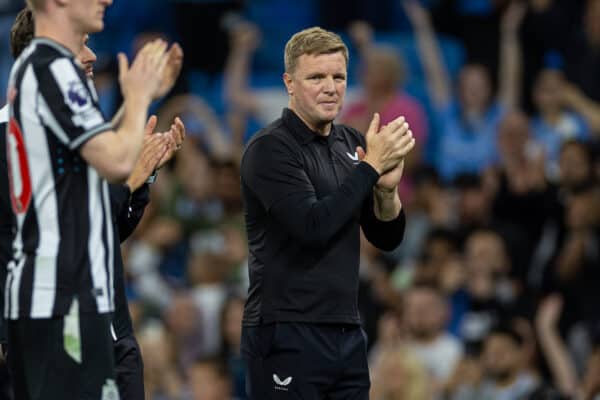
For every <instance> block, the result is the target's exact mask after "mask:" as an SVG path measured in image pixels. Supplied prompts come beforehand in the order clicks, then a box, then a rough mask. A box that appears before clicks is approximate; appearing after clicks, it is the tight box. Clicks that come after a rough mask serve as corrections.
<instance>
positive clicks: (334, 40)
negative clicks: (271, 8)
mask: <svg viewBox="0 0 600 400" xmlns="http://www.w3.org/2000/svg"><path fill="white" fill-rule="evenodd" d="M337 52H341V53H342V55H343V56H344V59H345V60H346V66H347V65H348V47H346V45H345V44H344V42H343V41H342V38H341V37H340V36H339V35H338V34H336V33H333V32H330V31H327V30H325V29H323V28H319V27H318V26H315V27H312V28H308V29H304V30H303V31H300V32H298V33H296V34H294V36H292V37H291V38H290V40H288V42H287V44H286V45H285V54H284V62H285V72H287V73H293V72H294V71H295V69H296V66H297V64H298V58H300V56H302V55H303V54H308V55H313V54H314V55H320V54H331V53H337Z"/></svg>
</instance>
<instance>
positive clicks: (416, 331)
mask: <svg viewBox="0 0 600 400" xmlns="http://www.w3.org/2000/svg"><path fill="white" fill-rule="evenodd" d="M403 308H404V314H403V315H404V318H403V321H404V327H405V329H406V331H407V337H406V344H407V345H408V346H409V347H410V348H411V349H412V350H413V351H414V353H415V356H416V357H417V359H419V361H421V363H423V365H424V366H425V368H426V369H427V371H428V373H429V376H430V378H431V379H430V382H431V383H432V385H433V387H434V390H435V391H439V390H440V389H441V388H442V387H443V386H444V385H445V384H446V381H447V380H448V379H449V377H450V374H451V373H452V372H453V371H454V368H455V366H456V364H457V363H458V361H459V360H460V359H461V358H462V353H463V349H462V343H461V342H460V341H459V340H458V339H457V338H456V337H454V336H452V335H450V334H449V333H447V332H446V330H445V327H446V324H447V322H448V317H449V312H450V308H449V304H448V302H447V300H446V299H445V298H444V295H443V294H442V293H441V292H440V290H439V289H437V288H436V287H435V286H426V285H417V286H413V287H412V288H410V289H409V290H408V291H407V292H406V293H405V294H404V307H403Z"/></svg>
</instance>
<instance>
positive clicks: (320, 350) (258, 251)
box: [242, 28, 414, 399]
mask: <svg viewBox="0 0 600 400" xmlns="http://www.w3.org/2000/svg"><path fill="white" fill-rule="evenodd" d="M347 62H348V50H347V48H346V46H345V44H344V43H343V41H342V40H341V38H340V37H339V36H338V35H336V34H334V33H332V32H328V31H326V30H323V29H321V28H308V29H306V30H303V31H300V32H298V33H296V34H295V35H294V36H292V38H291V39H290V40H289V41H288V43H287V45H286V48H285V74H284V83H285V86H286V89H287V93H288V95H289V104H288V108H287V109H284V110H283V113H282V117H281V119H278V120H276V121H275V122H274V123H272V124H271V125H269V126H268V127H267V128H266V129H264V130H262V131H261V132H260V133H258V134H256V135H255V136H254V137H253V138H252V140H251V141H250V142H249V144H248V146H247V147H246V150H245V153H244V156H243V158H242V192H243V196H244V204H245V209H246V226H247V233H248V244H249V252H250V255H251V256H250V261H249V268H250V282H251V286H250V289H249V298H248V300H247V302H246V308H245V313H244V322H243V325H244V327H243V333H242V349H243V350H242V351H243V353H244V357H245V359H246V361H247V362H248V369H249V374H248V375H249V379H250V383H249V388H250V395H251V397H255V398H260V399H270V398H275V397H277V396H276V393H278V392H279V391H281V390H283V391H286V390H287V391H292V392H293V393H295V395H296V396H300V397H305V398H319V397H330V398H340V399H342V398H355V399H367V398H368V393H369V372H368V365H367V359H366V354H365V352H364V349H365V345H366V340H365V337H364V332H363V331H362V329H361V328H360V317H359V313H358V309H357V304H356V303H357V288H358V279H359V278H358V268H359V257H360V254H359V249H358V245H359V228H360V227H362V229H363V231H364V233H365V236H366V237H367V239H368V240H369V241H371V242H372V243H373V244H374V245H376V246H377V247H379V248H382V249H385V250H391V249H393V248H395V247H397V246H398V245H399V243H400V242H401V240H402V236H403V232H404V227H405V217H404V213H403V211H402V205H401V202H400V197H399V195H398V191H397V188H398V184H399V182H400V179H401V176H402V168H403V159H404V157H405V156H406V155H407V154H408V153H409V152H410V151H411V150H412V148H413V147H414V138H413V137H412V132H411V131H410V130H409V128H408V124H407V123H406V121H405V119H404V118H403V117H399V118H397V119H395V120H394V121H392V122H391V123H390V124H388V125H386V126H384V127H382V128H381V129H380V127H379V120H380V118H379V115H378V114H375V116H374V118H373V120H372V122H371V125H370V127H369V130H368V131H367V133H366V135H364V136H363V135H362V134H361V133H359V132H357V131H356V130H353V129H351V128H348V127H345V126H343V125H337V124H333V120H334V119H335V118H336V117H337V115H338V114H339V112H340V109H341V107H342V104H343V100H344V94H345V89H346V79H347ZM365 148H366V149H367V151H366V152H365V150H364V149H365ZM275 333H276V334H275ZM263 343H269V345H268V346H263V345H262V344H263ZM340 346H341V348H343V349H344V351H342V352H339V351H338V350H337V349H339V348H340ZM333 349H335V350H333ZM332 350H333V351H334V353H331V351H332ZM330 357H333V358H330Z"/></svg>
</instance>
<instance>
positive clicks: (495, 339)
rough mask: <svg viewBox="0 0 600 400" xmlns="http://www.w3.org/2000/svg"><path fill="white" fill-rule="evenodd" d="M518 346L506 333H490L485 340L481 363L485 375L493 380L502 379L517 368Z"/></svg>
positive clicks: (518, 360) (518, 359)
mask: <svg viewBox="0 0 600 400" xmlns="http://www.w3.org/2000/svg"><path fill="white" fill-rule="evenodd" d="M520 351H521V350H520V348H519V345H518V344H517V343H515V342H514V340H513V339H511V338H510V337H509V336H507V335H503V334H492V335H491V336H489V337H488V338H487V339H486V340H485V344H484V347H483V365H484V368H485V371H486V373H487V375H488V376H489V377H490V378H492V379H494V380H504V379H506V378H507V377H509V376H510V375H511V374H513V373H515V372H516V371H517V369H518V368H519V362H520V358H519V357H520V354H521V353H520Z"/></svg>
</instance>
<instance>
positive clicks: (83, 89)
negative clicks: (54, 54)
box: [35, 57, 112, 150]
mask: <svg viewBox="0 0 600 400" xmlns="http://www.w3.org/2000/svg"><path fill="white" fill-rule="evenodd" d="M35 74H36V77H37V80H38V82H40V85H39V94H40V95H39V96H38V98H37V102H38V107H37V111H38V113H39V116H40V118H41V120H42V121H44V124H45V125H46V126H49V127H50V128H51V129H50V131H51V132H53V133H54V134H55V135H56V136H57V138H58V139H59V140H60V141H61V142H62V143H63V144H64V145H65V146H67V147H69V149H71V150H75V149H79V148H80V147H81V146H82V145H83V144H84V143H85V142H87V141H88V140H89V139H91V138H92V137H94V136H95V135H97V134H99V133H102V132H105V131H107V130H110V129H112V125H111V124H110V122H107V121H106V120H105V119H104V116H103V115H102V112H101V111H100V105H99V103H98V99H97V96H96V93H95V89H94V88H93V86H92V84H91V82H90V81H89V80H88V78H87V77H86V76H85V73H84V72H83V70H82V69H81V68H80V67H79V66H77V65H76V64H75V61H74V60H72V59H70V58H67V57H62V58H57V59H55V60H53V61H52V62H51V63H50V64H41V65H37V66H36V67H35Z"/></svg>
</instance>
